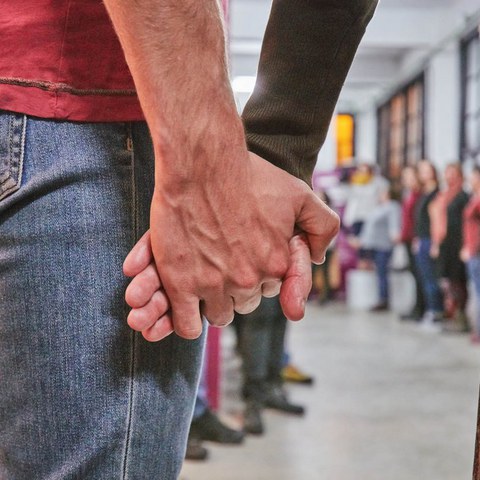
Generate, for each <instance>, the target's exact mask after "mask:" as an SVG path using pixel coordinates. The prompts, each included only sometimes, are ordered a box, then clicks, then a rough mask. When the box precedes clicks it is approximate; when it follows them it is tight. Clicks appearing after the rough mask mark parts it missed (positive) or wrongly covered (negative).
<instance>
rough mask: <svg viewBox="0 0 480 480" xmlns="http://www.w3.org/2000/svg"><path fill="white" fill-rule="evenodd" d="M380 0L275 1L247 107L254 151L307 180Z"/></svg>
mask: <svg viewBox="0 0 480 480" xmlns="http://www.w3.org/2000/svg"><path fill="white" fill-rule="evenodd" d="M376 5H377V0H274V1H273V6H272V11H271V14H270V19H269V22H268V26H267V30H266V33H265V38H264V41H263V47H262V52H261V55H260V64H259V68H258V76H257V82H256V85H255V89H254V92H253V94H252V96H251V97H250V99H249V101H248V103H247V105H246V107H245V110H244V112H243V120H244V125H245V131H246V135H247V143H248V147H249V150H251V151H252V152H255V153H256V154H258V155H260V156H261V157H263V158H265V159H266V160H268V161H270V162H272V163H273V164H275V165H277V166H278V167H280V168H282V169H284V170H286V171H288V172H289V173H291V174H293V175H295V176H296V177H299V178H302V179H303V180H305V181H306V182H307V183H309V184H310V182H311V177H312V173H313V169H314V167H315V163H316V160H317V155H318V152H319V150H320V147H321V146H322V144H323V142H324V141H325V137H326V134H327V131H328V127H329V124H330V120H331V117H332V114H333V111H334V108H335V104H336V102H337V100H338V96H339V94H340V90H341V88H342V86H343V83H344V81H345V77H346V75H347V73H348V70H349V68H350V65H351V63H352V60H353V57H354V55H355V52H356V50H357V47H358V44H359V42H360V40H361V38H362V36H363V34H364V32H365V28H366V26H367V24H368V22H369V21H370V19H371V17H372V15H373V12H374V10H375V7H376Z"/></svg>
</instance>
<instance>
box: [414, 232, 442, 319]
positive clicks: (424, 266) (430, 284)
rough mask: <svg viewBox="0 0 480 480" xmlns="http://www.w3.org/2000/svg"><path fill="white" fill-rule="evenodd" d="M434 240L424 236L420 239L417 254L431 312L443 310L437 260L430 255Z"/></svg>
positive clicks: (418, 270) (416, 264)
mask: <svg viewBox="0 0 480 480" xmlns="http://www.w3.org/2000/svg"><path fill="white" fill-rule="evenodd" d="M431 246H432V241H431V240H430V239H429V238H425V237H422V238H420V240H419V249H418V252H417V254H416V255H415V266H416V268H417V272H418V275H419V277H420V279H421V282H422V288H423V294H424V296H425V304H426V309H427V310H428V311H430V312H442V311H443V301H442V292H441V290H440V287H439V286H438V282H437V276H436V271H435V262H434V260H433V259H432V257H431V256H430V248H431Z"/></svg>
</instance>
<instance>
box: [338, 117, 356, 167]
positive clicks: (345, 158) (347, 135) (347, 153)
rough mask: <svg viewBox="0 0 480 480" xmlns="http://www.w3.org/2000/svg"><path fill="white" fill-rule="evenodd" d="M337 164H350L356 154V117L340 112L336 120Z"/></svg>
mask: <svg viewBox="0 0 480 480" xmlns="http://www.w3.org/2000/svg"><path fill="white" fill-rule="evenodd" d="M335 134H336V139H337V165H338V166H342V165H350V163H351V160H352V157H353V156H354V154H355V117H354V116H353V115H352V114H350V113H339V114H338V115H337V122H336V132H335Z"/></svg>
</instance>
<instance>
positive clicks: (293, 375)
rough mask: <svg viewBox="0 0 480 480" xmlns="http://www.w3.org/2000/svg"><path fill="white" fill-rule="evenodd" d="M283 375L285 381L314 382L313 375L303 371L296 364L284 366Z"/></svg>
mask: <svg viewBox="0 0 480 480" xmlns="http://www.w3.org/2000/svg"><path fill="white" fill-rule="evenodd" d="M281 376H282V379H283V380H284V381H285V382H291V383H301V384H303V385H312V384H313V377H312V376H310V375H307V374H306V373H303V372H302V371H301V370H300V369H299V368H297V367H296V366H295V365H290V364H289V365H285V367H283V368H282V372H281Z"/></svg>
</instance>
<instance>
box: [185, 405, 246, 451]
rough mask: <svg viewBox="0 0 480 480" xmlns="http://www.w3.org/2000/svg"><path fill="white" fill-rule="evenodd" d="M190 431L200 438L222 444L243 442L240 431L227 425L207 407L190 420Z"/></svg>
mask: <svg viewBox="0 0 480 480" xmlns="http://www.w3.org/2000/svg"><path fill="white" fill-rule="evenodd" d="M190 433H191V434H192V435H193V436H194V437H196V438H199V439H200V440H207V441H210V442H216V443H223V444H239V443H242V442H243V437H244V433H243V432H242V431H239V430H234V429H233V428H230V427H227V425H225V424H224V423H222V422H221V421H220V419H219V418H218V417H217V416H216V415H215V414H214V413H213V412H212V411H211V410H208V409H207V410H206V411H205V413H204V414H203V415H201V416H200V417H198V418H195V419H194V420H192V424H191V426H190Z"/></svg>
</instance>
